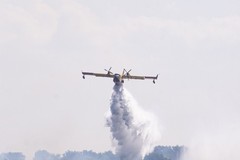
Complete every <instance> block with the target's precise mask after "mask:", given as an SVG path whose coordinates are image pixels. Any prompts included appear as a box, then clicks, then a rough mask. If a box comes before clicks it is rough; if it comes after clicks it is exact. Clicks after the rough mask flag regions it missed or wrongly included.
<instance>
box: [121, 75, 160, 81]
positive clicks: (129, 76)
mask: <svg viewBox="0 0 240 160" xmlns="http://www.w3.org/2000/svg"><path fill="white" fill-rule="evenodd" d="M122 78H123V79H139V80H145V79H153V80H154V79H157V78H158V75H157V76H156V77H154V76H132V75H128V76H127V75H124V76H123V77H122Z"/></svg>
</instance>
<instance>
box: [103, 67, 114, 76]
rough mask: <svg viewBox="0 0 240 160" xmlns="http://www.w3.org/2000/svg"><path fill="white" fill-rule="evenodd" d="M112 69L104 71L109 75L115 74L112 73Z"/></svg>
mask: <svg viewBox="0 0 240 160" xmlns="http://www.w3.org/2000/svg"><path fill="white" fill-rule="evenodd" d="M111 69H112V67H110V68H109V69H108V70H107V69H104V70H105V71H106V72H107V74H113V73H112V72H111Z"/></svg>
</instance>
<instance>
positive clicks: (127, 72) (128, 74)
mask: <svg viewBox="0 0 240 160" xmlns="http://www.w3.org/2000/svg"><path fill="white" fill-rule="evenodd" d="M131 70H132V69H130V70H129V71H127V70H126V69H124V71H125V72H126V76H130V72H131Z"/></svg>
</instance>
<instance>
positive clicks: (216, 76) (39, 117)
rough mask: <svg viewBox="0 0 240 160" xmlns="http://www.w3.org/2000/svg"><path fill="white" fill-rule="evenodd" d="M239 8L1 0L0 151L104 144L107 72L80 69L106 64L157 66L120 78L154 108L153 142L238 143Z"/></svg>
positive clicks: (232, 2) (226, 0) (162, 0)
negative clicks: (136, 77) (157, 131)
mask: <svg viewBox="0 0 240 160" xmlns="http://www.w3.org/2000/svg"><path fill="white" fill-rule="evenodd" d="M239 8H240V1H238V0H210V1H209V0H201V1H190V0H184V1H175V0H148V1H144V0H132V1H127V0H121V1H110V0H101V1H89V0H51V1H47V0H22V1H17V0H1V1H0V132H1V133H0V142H1V143H0V152H7V151H21V152H24V153H25V154H26V155H28V156H30V157H31V156H32V155H33V153H34V152H35V151H36V150H38V149H47V150H49V151H50V152H53V153H62V152H64V151H66V150H83V149H87V150H89V149H92V150H94V151H106V150H109V149H112V147H111V139H110V131H109V128H106V127H105V119H104V115H105V113H106V112H107V110H108V109H109V103H110V102H109V100H110V96H111V93H112V87H113V83H112V80H111V79H100V78H91V77H88V78H87V79H86V80H82V79H81V71H82V70H83V71H94V72H102V71H104V70H103V69H104V68H109V67H110V66H111V67H113V71H114V72H121V70H122V68H126V69H132V72H131V73H132V74H140V75H144V74H147V75H148V74H149V75H155V74H157V73H160V76H159V80H158V81H157V84H156V85H153V84H152V82H151V81H129V82H128V81H127V82H126V83H125V87H126V88H127V89H128V90H129V91H130V92H131V93H132V95H133V96H134V97H135V98H136V99H137V101H138V103H139V104H140V105H141V106H142V108H144V109H145V110H148V111H151V112H153V113H155V114H156V116H157V117H158V118H159V124H160V126H161V128H162V139H161V141H160V142H161V143H160V144H161V145H187V146H194V147H196V148H199V146H201V145H202V143H203V142H204V144H203V145H207V144H213V146H215V148H216V146H222V144H225V146H229V147H234V146H235V147H238V148H239V147H240V146H239V145H240V116H239V115H240V101H239V99H240V83H239V82H240V69H239V68H240V63H239V62H240V54H239V53H240V10H239ZM196 140H197V141H196ZM198 144H199V145H198ZM213 148H214V147H213ZM221 149H222V148H221ZM218 151H219V150H218ZM203 153H204V151H203ZM229 153H230V152H229ZM229 153H225V154H226V155H227V154H229ZM234 154H235V155H237V154H238V153H237V152H235V153H234ZM234 154H233V153H231V155H234Z"/></svg>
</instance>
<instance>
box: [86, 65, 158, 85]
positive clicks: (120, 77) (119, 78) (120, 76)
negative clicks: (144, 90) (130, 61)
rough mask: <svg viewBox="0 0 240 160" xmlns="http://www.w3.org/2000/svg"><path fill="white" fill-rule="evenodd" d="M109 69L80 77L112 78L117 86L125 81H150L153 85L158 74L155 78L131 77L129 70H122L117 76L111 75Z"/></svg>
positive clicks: (87, 73)
mask: <svg viewBox="0 0 240 160" xmlns="http://www.w3.org/2000/svg"><path fill="white" fill-rule="evenodd" d="M111 69H112V67H110V68H109V69H108V70H107V69H104V70H105V71H106V72H107V73H93V72H82V75H83V76H82V77H83V79H85V76H86V75H87V76H96V77H106V78H113V82H114V83H115V84H117V85H118V84H122V83H124V80H125V79H137V80H145V79H151V80H153V83H154V84H155V81H156V80H157V78H158V74H157V76H133V75H131V74H130V72H131V69H130V70H129V71H127V70H126V69H123V72H122V74H118V73H115V74H113V72H111Z"/></svg>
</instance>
